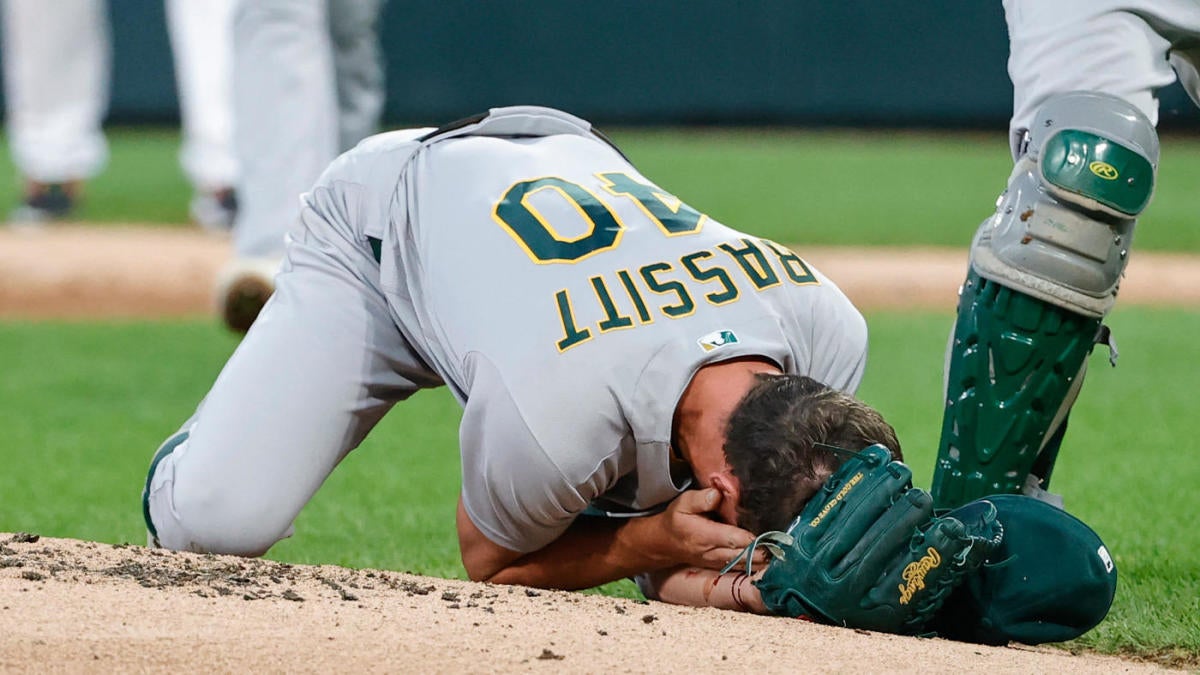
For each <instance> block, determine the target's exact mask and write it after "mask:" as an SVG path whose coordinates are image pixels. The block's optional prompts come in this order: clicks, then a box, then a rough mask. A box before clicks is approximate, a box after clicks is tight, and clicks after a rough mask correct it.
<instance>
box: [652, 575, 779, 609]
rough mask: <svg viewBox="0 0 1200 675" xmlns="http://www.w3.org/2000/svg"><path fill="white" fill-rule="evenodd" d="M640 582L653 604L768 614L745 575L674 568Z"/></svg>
mask: <svg viewBox="0 0 1200 675" xmlns="http://www.w3.org/2000/svg"><path fill="white" fill-rule="evenodd" d="M639 581H640V584H639V585H640V586H641V588H642V591H643V592H645V593H646V594H647V596H648V597H651V598H652V599H655V600H661V601H663V602H669V603H671V604H675V605H687V606H689V607H716V608H718V609H732V610H734V611H739V612H753V613H755V614H766V613H767V608H766V607H765V606H764V605H763V603H762V596H761V595H759V593H758V589H757V588H755V586H754V584H753V578H752V577H750V576H749V575H747V574H746V573H744V572H726V573H725V574H721V573H720V572H718V571H716V570H708V569H703V568H700V567H676V568H672V569H668V570H661V571H658V572H651V573H649V574H646V575H644V576H643V577H642V578H641V579H640V580H639Z"/></svg>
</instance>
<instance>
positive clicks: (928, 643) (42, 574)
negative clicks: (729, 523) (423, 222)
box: [0, 226, 1200, 673]
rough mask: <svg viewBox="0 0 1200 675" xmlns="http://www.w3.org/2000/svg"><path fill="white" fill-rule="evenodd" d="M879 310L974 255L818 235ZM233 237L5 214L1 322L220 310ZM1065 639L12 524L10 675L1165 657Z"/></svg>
mask: <svg viewBox="0 0 1200 675" xmlns="http://www.w3.org/2000/svg"><path fill="white" fill-rule="evenodd" d="M800 248H801V250H802V253H803V255H804V257H805V258H806V259H807V260H809V261H810V262H812V263H813V264H814V265H816V266H817V267H819V268H820V269H821V270H822V271H824V272H825V273H826V274H828V275H829V276H831V277H832V278H834V279H835V280H837V282H838V283H839V285H841V286H842V288H843V289H845V290H846V292H847V293H848V295H850V297H851V298H852V299H853V300H854V301H855V302H856V303H857V304H858V305H859V306H860V307H863V308H866V309H874V308H880V307H890V308H900V307H920V308H928V309H942V310H946V309H948V308H950V307H952V306H953V304H954V297H955V292H956V289H957V286H958V284H959V282H960V281H961V276H962V274H963V270H964V265H965V252H964V251H944V250H928V249H912V250H904V251H891V250H883V249H874V250H846V249H823V248H815V249H814V248H804V247H800ZM228 256H229V244H228V241H227V240H224V239H221V238H217V237H213V236H211V235H207V234H204V233H200V232H196V231H190V230H183V229H178V228H159V227H120V228H115V227H70V226H63V227H55V228H47V229H41V230H3V229H0V317H3V318H36V317H58V318H62V317H71V318H89V317H97V318H98V317H160V316H176V315H197V314H199V315H203V314H208V313H210V312H211V311H212V309H211V302H212V301H211V293H212V287H213V282H214V278H215V275H216V273H217V271H218V270H219V269H220V267H221V265H223V264H224V263H225V261H226V260H227V259H228ZM1197 278H1200V259H1197V258H1190V257H1183V256H1163V255H1150V254H1139V255H1138V256H1137V257H1135V258H1134V261H1133V264H1132V265H1131V267H1130V270H1129V274H1128V278H1127V281H1126V283H1125V285H1124V288H1123V290H1122V297H1123V301H1124V302H1127V303H1128V302H1138V303H1150V304H1163V305H1183V306H1193V307H1197V306H1200V284H1198V283H1196V282H1195V280H1196V279H1197ZM1158 669H1159V667H1158V666H1155V665H1153V664H1147V663H1139V662H1132V661H1125V660H1120V659H1116V658H1111V657H1101V656H1097V655H1091V654H1084V655H1073V654H1070V653H1068V652H1065V651H1062V650H1058V649H1053V648H1029V647H1019V646H1013V647H1005V648H992V647H982V646H977V645H970V644H963V643H955V642H948V641H945V640H937V639H917V638H903V637H898V636H892V635H881V634H875V633H869V632H866V631H855V630H846V629H836V628H829V627H824V626H818V625H814V624H810V623H806V622H801V621H792V620H785V619H778V618H769V617H755V616H747V615H741V614H737V613H734V612H723V611H718V610H700V609H692V608H682V607H674V606H669V605H663V604H659V603H639V602H634V601H630V600H621V599H612V598H604V597H599V596H592V595H583V594H578V593H558V592H547V591H535V590H532V589H524V588H512V587H497V586H489V585H482V584H471V583H468V582H461V581H448V580H444V579H430V578H423V577H416V576H411V575H406V574H400V573H395V572H381V571H369V570H357V571H355V570H348V569H343V568H337V567H306V566H299V565H295V566H293V565H284V564H280V563H274V562H268V561H261V560H244V559H239V558H228V557H220V556H198V555H192V554H183V553H167V552H162V551H157V550H150V549H146V548H143V547H140V546H116V547H114V546H109V545H107V544H97V543H91V542H80V541H74V540H54V539H44V538H39V537H37V536H36V535H12V534H0V672H27V671H39V672H43V671H49V672H63V671H67V672H80V671H89V672H93V671H100V672H127V671H139V672H144V671H150V672H164V671H181V670H182V671H200V670H205V671H235V670H236V671H250V672H256V671H269V672H330V671H337V672H411V671H418V670H422V671H435V672H539V671H540V672H556V673H561V672H567V673H583V672H588V673H592V672H656V673H695V672H715V671H718V670H720V671H729V672H748V671H762V672H782V671H794V670H802V671H824V672H827V671H855V672H861V671H864V670H865V671H885V670H886V671H896V672H906V671H912V672H916V671H925V672H959V671H988V672H996V673H1003V672H1013V673H1028V672H1151V671H1155V670H1158Z"/></svg>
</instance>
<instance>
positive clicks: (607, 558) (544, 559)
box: [487, 518, 675, 590]
mask: <svg viewBox="0 0 1200 675" xmlns="http://www.w3.org/2000/svg"><path fill="white" fill-rule="evenodd" d="M648 520H649V519H647V518H631V519H629V520H625V521H614V520H610V519H602V518H579V519H577V520H576V521H575V522H574V523H573V524H572V525H571V527H570V528H569V529H568V530H567V531H566V532H565V533H564V534H563V535H562V536H561V537H559V538H558V539H556V540H555V541H553V542H551V543H550V544H549V545H547V546H546V547H545V548H542V549H541V550H538V551H534V552H532V553H527V554H525V555H523V556H521V557H519V558H517V559H515V560H513V561H512V562H510V563H509V564H508V565H506V566H505V567H504V568H502V569H500V570H498V571H497V572H495V573H494V574H492V575H490V576H489V577H488V579H487V581H490V582H492V583H498V584H520V585H523V586H536V587H539V588H561V589H565V590H575V589H581V588H591V587H593V586H599V585H601V584H606V583H608V582H610V581H616V580H618V579H624V578H627V577H632V576H636V575H638V574H642V573H646V572H650V571H654V570H657V569H661V568H663V567H666V566H669V565H673V564H675V563H674V561H671V560H669V559H667V558H665V557H663V556H661V555H659V554H657V553H656V551H655V547H654V545H653V542H652V541H650V540H649V538H650V536H651V533H650V531H649V530H650V527H651V526H652V523H650V522H647V521H648Z"/></svg>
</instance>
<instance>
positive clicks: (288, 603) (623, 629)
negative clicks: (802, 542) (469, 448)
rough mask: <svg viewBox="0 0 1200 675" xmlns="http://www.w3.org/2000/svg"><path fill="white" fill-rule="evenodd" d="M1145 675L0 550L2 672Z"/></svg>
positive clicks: (861, 639) (480, 588)
mask: <svg viewBox="0 0 1200 675" xmlns="http://www.w3.org/2000/svg"><path fill="white" fill-rule="evenodd" d="M201 670H203V671H225V672H231V671H241V672H262V671H270V672H331V671H339V672H417V671H425V672H428V671H433V672H555V673H595V672H612V673H617V672H654V673H688V674H691V673H697V672H716V671H731V672H784V671H788V672H793V671H796V670H802V671H855V672H863V671H889V672H962V671H979V672H984V671H986V672H990V673H1030V672H1079V673H1085V672H1086V673H1091V672H1129V673H1140V672H1158V671H1160V670H1161V669H1159V668H1156V667H1155V666H1153V665H1150V664H1144V663H1134V662H1130V661H1124V660H1120V659H1117V658H1112V657H1102V656H1096V655H1087V654H1085V655H1072V654H1070V653H1068V652H1065V651H1061V650H1057V649H1051V648H1031V647H1004V648H997V647H983V646H979V645H971V644H964V643H957V642H949V641H946V640H940V639H920V638H906V637H899V636H894V635H884V634H878V633H871V632H868V631H861V630H848V629H840V628H830V627H827V626H818V625H815V624H811V623H807V622H803V621H795V620H789V619H781V618H773V617H760V616H749V615H743V614H738V613H735V612H728V611H721V610H713V609H694V608H685V607H676V606H672V605H664V604H661V603H656V602H636V601H632V600H624V599H614V598H606V597H601V596H596V595H584V594H580V593H564V592H557V591H543V590H534V589H529V588H523V587H511V586H493V585H489V584H476V583H470V582H464V581H450V580H445V579H432V578H428V577H420V576H414V575H411V574H401V573H397V572H383V571H377V570H351V569H345V568H339V567H331V566H320V567H312V566H304V565H287V564H282V563H277V562H271V561H265V560H246V559H242V558H234V557H228V556H212V555H196V554H190V553H173V552H166V551H159V550H154V549H147V548H144V547H141V546H111V545H108V544H97V543H91V542H81V541H75V540H69V539H47V538H44V537H38V536H37V535H31V534H0V671H5V672H12V671H56V672H57V671H95V672H127V671H139V672H140V671H154V672H163V671H173V672H179V671H201Z"/></svg>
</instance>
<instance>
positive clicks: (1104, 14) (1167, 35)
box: [1004, 0, 1200, 133]
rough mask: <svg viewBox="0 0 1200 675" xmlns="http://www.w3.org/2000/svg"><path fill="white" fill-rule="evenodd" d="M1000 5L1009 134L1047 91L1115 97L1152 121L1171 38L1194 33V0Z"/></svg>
mask: <svg viewBox="0 0 1200 675" xmlns="http://www.w3.org/2000/svg"><path fill="white" fill-rule="evenodd" d="M1004 9H1005V17H1006V19H1007V21H1008V32H1009V45H1010V50H1011V51H1010V54H1009V60H1008V72H1009V76H1010V77H1011V78H1012V82H1013V89H1014V92H1013V93H1014V95H1013V117H1012V122H1011V129H1010V130H1011V131H1012V132H1014V133H1016V132H1018V130H1020V129H1024V128H1028V126H1029V124H1030V123H1031V122H1032V121H1033V117H1034V114H1035V112H1036V111H1037V109H1038V107H1039V106H1040V105H1041V104H1042V103H1043V102H1044V101H1045V100H1046V98H1047V97H1049V96H1051V95H1053V94H1058V93H1064V92H1068V91H1076V90H1088V91H1098V92H1104V93H1107V94H1113V95H1115V96H1120V97H1121V98H1124V99H1126V100H1128V101H1129V102H1130V103H1132V104H1133V105H1135V106H1137V107H1138V108H1139V109H1141V111H1142V112H1144V113H1145V114H1146V116H1147V117H1149V118H1150V120H1151V121H1152V122H1155V123H1157V121H1158V99H1157V96H1156V94H1155V92H1156V90H1157V89H1159V88H1160V87H1164V86H1166V85H1168V84H1171V83H1172V82H1174V81H1175V72H1174V70H1172V67H1171V65H1170V63H1169V62H1168V55H1169V53H1170V52H1171V49H1172V44H1173V42H1176V41H1178V40H1180V39H1182V38H1185V37H1189V36H1190V38H1191V39H1192V41H1193V42H1194V40H1195V39H1196V38H1200V3H1197V2H1195V0H1004Z"/></svg>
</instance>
